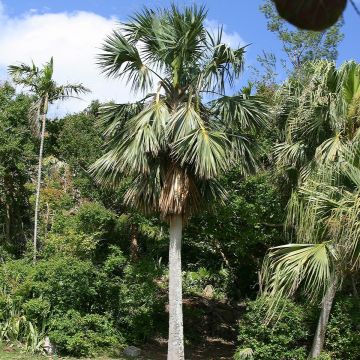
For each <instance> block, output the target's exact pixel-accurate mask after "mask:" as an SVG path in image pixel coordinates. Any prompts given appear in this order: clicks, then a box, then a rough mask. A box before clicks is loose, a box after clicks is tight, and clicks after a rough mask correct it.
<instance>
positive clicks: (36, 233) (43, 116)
mask: <svg viewBox="0 0 360 360" xmlns="http://www.w3.org/2000/svg"><path fill="white" fill-rule="evenodd" d="M46 103H47V99H46ZM45 106H47V104H45ZM45 126H46V113H44V114H41V135H40V136H41V137H40V150H39V165H38V176H37V184H36V198H35V219H34V240H33V246H34V255H33V260H34V262H36V257H37V238H38V222H39V206H40V189H41V172H42V159H43V152H44V138H45Z"/></svg>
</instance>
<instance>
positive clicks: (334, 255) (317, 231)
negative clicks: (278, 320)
mask: <svg viewBox="0 0 360 360" xmlns="http://www.w3.org/2000/svg"><path fill="white" fill-rule="evenodd" d="M358 139H359V136H357V139H356V140H355V141H354V143H353V144H351V145H350V146H346V147H345V148H343V149H342V151H341V154H339V160H338V162H335V163H332V164H325V165H323V166H322V167H321V168H320V169H319V170H318V171H317V173H316V175H312V176H310V178H309V179H308V180H307V181H306V182H305V183H304V184H303V185H302V186H301V187H300V189H299V191H298V193H297V194H294V196H293V198H292V200H291V202H290V211H289V222H290V223H291V224H293V225H294V226H295V228H296V233H297V238H298V239H299V241H301V242H302V243H298V244H288V245H283V246H278V247H275V248H272V249H270V251H269V253H268V255H267V258H266V260H265V262H264V268H263V275H264V279H265V291H264V293H265V294H266V295H267V296H268V297H269V299H270V300H271V301H270V314H271V313H273V312H274V311H275V310H276V307H277V303H278V300H279V299H280V298H281V297H283V296H290V295H292V294H294V292H295V291H296V290H297V289H299V288H300V289H302V290H304V292H305V294H307V295H308V297H309V298H310V299H311V300H316V299H318V297H319V296H321V298H322V301H321V313H320V317H319V321H318V326H317V329H316V333H315V336H314V340H313V346H312V349H311V353H310V358H317V357H318V356H319V355H320V353H321V351H322V349H323V345H324V340H325V332H326V327H327V324H328V320H329V315H330V312H331V307H332V304H333V300H334V297H335V294H336V291H337V290H338V288H339V287H340V285H341V283H342V281H343V280H344V279H345V278H346V277H348V276H353V274H355V273H358V272H359V270H360V222H359V219H360V201H359V194H360V143H359V141H358Z"/></svg>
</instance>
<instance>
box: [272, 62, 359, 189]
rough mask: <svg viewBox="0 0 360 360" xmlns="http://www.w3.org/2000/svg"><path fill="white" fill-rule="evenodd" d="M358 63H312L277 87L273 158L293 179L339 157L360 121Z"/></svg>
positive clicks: (296, 179)
mask: <svg viewBox="0 0 360 360" xmlns="http://www.w3.org/2000/svg"><path fill="white" fill-rule="evenodd" d="M359 74H360V65H359V64H357V63H355V62H353V61H349V62H345V63H344V64H343V65H342V66H341V67H340V68H336V65H335V63H334V62H329V61H326V60H321V61H316V62H312V63H308V64H306V65H305V66H304V68H303V69H301V71H299V72H298V73H297V74H296V75H295V76H293V77H291V78H290V79H289V80H288V81H287V82H286V83H285V84H284V85H283V86H282V87H281V88H280V89H279V91H278V93H277V106H276V107H275V109H274V115H275V118H276V121H277V123H278V127H279V143H278V144H277V145H276V147H275V151H274V155H275V161H276V164H277V166H278V168H279V169H281V170H283V171H284V172H285V173H286V174H287V176H288V178H290V181H291V182H292V183H293V184H295V185H296V184H297V183H298V184H300V183H301V182H302V181H304V180H305V179H306V178H307V177H308V176H309V174H310V173H311V172H312V171H313V170H314V169H316V168H317V167H318V166H319V165H320V164H323V163H328V162H332V161H334V160H336V159H337V158H338V157H339V152H340V151H341V150H342V149H343V148H344V146H347V145H348V144H349V143H350V142H351V141H352V139H353V138H354V137H355V136H356V134H357V133H358V131H359V127H360V118H359V107H360V81H359Z"/></svg>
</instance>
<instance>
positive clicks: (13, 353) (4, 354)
mask: <svg viewBox="0 0 360 360" xmlns="http://www.w3.org/2000/svg"><path fill="white" fill-rule="evenodd" d="M0 359H1V360H49V359H52V360H78V359H76V358H69V357H66V358H65V357H59V356H53V357H48V356H41V355H31V354H29V353H26V352H24V351H23V350H21V349H19V348H16V347H7V346H2V345H1V344H0ZM85 359H86V358H85ZM116 359H117V360H122V359H121V358H118V357H117V358H116ZM82 360H84V358H82ZM92 360H114V358H109V357H97V358H95V359H92Z"/></svg>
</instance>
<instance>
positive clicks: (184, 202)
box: [92, 5, 266, 217]
mask: <svg viewBox="0 0 360 360" xmlns="http://www.w3.org/2000/svg"><path fill="white" fill-rule="evenodd" d="M205 17H206V11H205V9H204V8H203V7H200V8H198V7H196V6H193V7H190V8H185V9H184V10H183V11H180V10H179V9H178V8H177V7H175V6H174V5H173V6H172V7H171V8H170V9H169V10H160V11H157V12H154V11H152V10H149V9H144V10H143V11H142V12H140V13H137V14H135V15H134V16H133V17H132V18H131V19H130V21H129V22H128V23H122V24H121V25H120V27H119V29H118V30H116V31H114V32H113V34H112V35H110V36H108V38H107V39H106V41H105V43H104V45H103V48H102V53H101V54H100V55H99V65H100V67H101V68H102V69H103V72H104V73H105V74H106V75H108V76H112V77H124V78H125V79H126V80H127V81H128V82H129V83H130V84H131V87H132V89H133V90H134V91H138V92H139V91H140V92H142V93H144V92H146V91H149V90H150V89H152V87H153V86H154V87H155V91H153V92H150V93H148V94H147V95H146V96H145V97H144V98H143V99H142V100H140V101H137V102H135V103H132V104H115V105H109V106H106V107H104V108H103V109H102V125H103V126H104V129H105V136H106V138H107V148H108V150H109V151H108V152H107V153H106V154H105V155H104V156H103V157H102V158H100V159H99V160H98V161H97V162H96V163H95V164H94V165H93V166H92V171H93V173H94V174H95V176H96V178H97V179H98V180H99V181H102V182H105V183H107V184H112V185H113V184H116V183H117V180H118V178H119V176H121V175H122V174H124V173H125V174H127V175H132V176H133V177H134V181H133V183H132V186H131V187H130V189H129V190H128V192H127V195H126V201H127V202H128V203H129V204H131V205H133V206H136V207H138V208H141V209H143V210H145V211H158V212H160V213H161V214H162V215H163V216H164V217H166V216H168V215H170V214H191V213H192V212H193V211H195V210H197V209H198V207H199V204H200V203H201V200H203V199H205V198H208V197H213V196H216V195H218V194H219V193H221V190H220V186H219V184H218V183H217V181H216V177H217V176H218V175H219V174H220V173H222V172H223V171H225V170H227V169H228V168H229V167H230V166H232V165H234V164H235V163H238V164H241V166H242V168H243V170H244V172H245V171H247V170H249V168H251V167H253V166H254V159H253V156H252V154H251V151H250V145H251V135H252V134H253V133H254V131H255V130H257V129H259V128H261V127H262V126H264V123H265V118H266V109H265V106H264V104H263V102H262V101H261V100H260V99H259V98H257V97H256V96H249V95H245V94H240V95H236V96H226V95H225V90H226V84H230V86H231V85H234V83H235V81H236V79H237V78H238V77H239V75H240V74H241V71H242V69H243V62H244V48H243V47H239V48H237V49H232V48H231V47H230V46H229V45H227V44H224V43H223V42H222V30H221V29H219V30H218V32H217V33H216V34H215V35H213V34H211V33H210V32H209V31H207V29H206V28H205V26H204V23H203V22H204V20H205ZM210 96H211V100H209V101H207V102H204V99H209V98H210Z"/></svg>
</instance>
